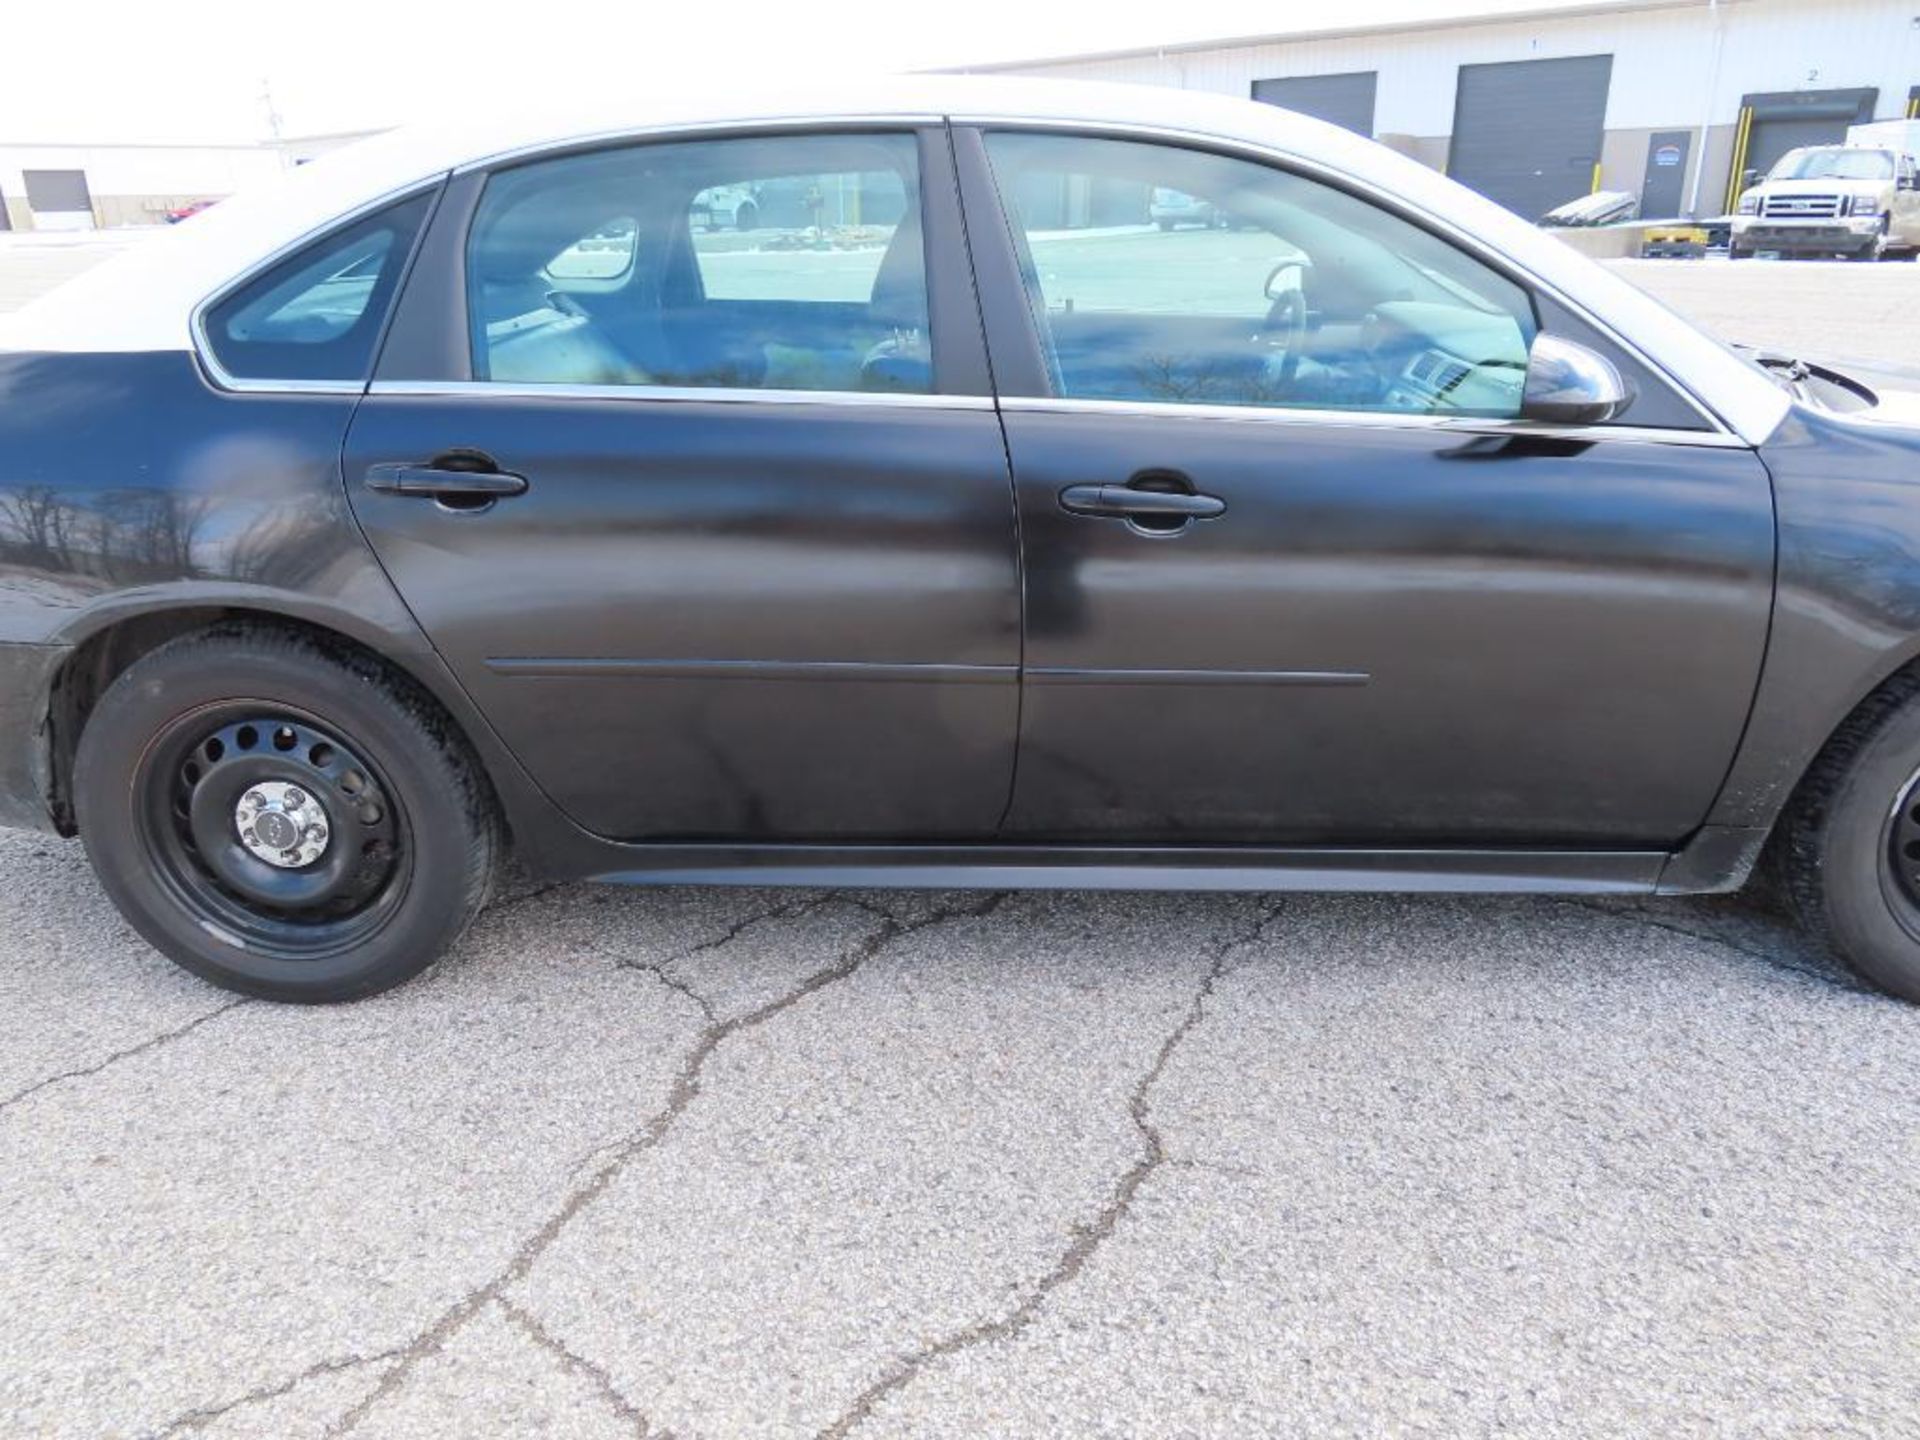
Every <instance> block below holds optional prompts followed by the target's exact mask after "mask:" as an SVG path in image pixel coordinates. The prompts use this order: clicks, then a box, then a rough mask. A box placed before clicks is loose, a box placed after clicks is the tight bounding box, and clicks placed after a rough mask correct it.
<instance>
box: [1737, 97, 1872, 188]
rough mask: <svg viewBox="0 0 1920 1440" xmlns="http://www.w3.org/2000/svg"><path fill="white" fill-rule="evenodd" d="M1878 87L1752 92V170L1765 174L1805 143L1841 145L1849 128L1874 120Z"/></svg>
mask: <svg viewBox="0 0 1920 1440" xmlns="http://www.w3.org/2000/svg"><path fill="white" fill-rule="evenodd" d="M1879 93H1880V92H1879V91H1877V90H1811V91H1802V92H1799V93H1795V94H1784V95H1748V96H1746V97H1745V98H1744V99H1743V100H1742V102H1741V103H1742V104H1743V105H1745V106H1747V107H1748V108H1749V109H1751V110H1752V111H1753V124H1752V128H1751V129H1750V130H1749V131H1748V132H1747V164H1746V168H1747V169H1749V170H1758V171H1759V172H1760V173H1761V174H1762V175H1764V174H1766V173H1767V171H1769V170H1771V169H1772V168H1773V164H1774V161H1776V160H1778V159H1779V158H1780V157H1781V156H1782V155H1784V154H1786V153H1787V151H1789V150H1792V149H1795V148H1797V147H1799V146H1801V145H1838V144H1839V143H1840V142H1841V141H1842V140H1844V139H1846V138H1847V127H1848V126H1849V125H1858V124H1860V123H1861V122H1863V121H1866V120H1871V119H1873V102H1874V100H1875V99H1876V98H1877V97H1878V95H1879Z"/></svg>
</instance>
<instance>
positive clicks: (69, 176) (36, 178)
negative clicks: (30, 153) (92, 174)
mask: <svg viewBox="0 0 1920 1440" xmlns="http://www.w3.org/2000/svg"><path fill="white" fill-rule="evenodd" d="M20 178H21V179H22V180H24V181H26V182H27V204H28V206H29V207H31V208H32V209H33V210H34V211H35V212H37V213H39V214H48V213H53V212H60V211H73V210H88V211H90V210H92V209H93V197H92V196H90V195H89V194H88V193H87V172H86V171H84V170H23V171H21V172H20Z"/></svg>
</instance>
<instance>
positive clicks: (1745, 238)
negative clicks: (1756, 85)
mask: <svg viewBox="0 0 1920 1440" xmlns="http://www.w3.org/2000/svg"><path fill="white" fill-rule="evenodd" d="M1916 154H1920V120H1883V121H1878V122H1875V123H1873V124H1868V125H1855V126H1854V127H1853V128H1852V129H1850V130H1848V131H1847V139H1846V143H1845V144H1844V145H1807V146H1803V147H1802V148H1800V149H1798V150H1789V151H1788V152H1787V153H1786V154H1785V155H1782V156H1781V157H1780V159H1779V160H1778V161H1777V162H1776V163H1775V164H1774V167H1773V169H1771V170H1770V171H1768V172H1767V176H1766V178H1765V179H1764V180H1759V182H1758V183H1757V184H1753V185H1752V186H1751V187H1750V188H1749V189H1747V190H1746V191H1745V192H1744V193H1743V194H1742V195H1741V196H1740V206H1739V213H1738V214H1737V215H1736V216H1734V218H1733V225H1732V231H1731V236H1730V243H1729V245H1728V248H1727V253H1728V254H1729V255H1731V256H1732V257H1733V258H1734V259H1736V260H1739V259H1743V258H1745V257H1746V256H1749V255H1757V254H1761V253H1763V252H1767V251H1772V252H1774V253H1776V254H1780V255H1845V256H1847V257H1849V258H1850V259H1854V260H1879V259H1883V258H1886V257H1888V256H1904V257H1905V258H1907V259H1909V260H1910V259H1913V258H1914V257H1915V256H1916V255H1920V162H1917V161H1916V160H1915V158H1914V157H1915V155H1916Z"/></svg>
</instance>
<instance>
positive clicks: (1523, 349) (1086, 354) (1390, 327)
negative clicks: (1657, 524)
mask: <svg viewBox="0 0 1920 1440" xmlns="http://www.w3.org/2000/svg"><path fill="white" fill-rule="evenodd" d="M987 144H988V151H989V154H990V155H991V157H992V161H993V166H994V172H995V177H996V180H997V182H998V184H999V187H1000V192H1001V195H1002V198H1003V201H1004V202H1005V204H1006V207H1007V209H1008V211H1009V212H1010V216H1011V219H1012V221H1013V224H1014V231H1015V240H1016V244H1017V245H1018V246H1019V248H1020V251H1021V261H1022V265H1023V268H1024V270H1025V273H1026V276H1027V284H1028V300H1029V303H1030V305H1031V307H1032V310H1033V314H1034V319H1035V322H1036V324H1037V325H1038V326H1039V328H1040V330H1041V338H1042V342H1043V346H1044V348H1045V349H1046V351H1047V359H1048V364H1049V368H1050V370H1051V373H1052V380H1053V384H1054V388H1055V389H1056V391H1057V392H1058V393H1060V394H1062V395H1067V396H1077V397H1082V398H1089V399H1118V400H1151V401H1166V402H1179V403H1188V404H1211V405H1259V406H1300V407H1309V408H1315V409H1329V408H1338V409H1356V410H1381V411H1398V412H1412V413H1421V414H1459V415H1494V416H1514V415H1517V414H1518V413H1519V410H1520V398H1521V391H1522V387H1523V383H1524V379H1525V372H1526V362H1527V352H1528V348H1529V346H1530V345H1531V344H1532V340H1533V335H1534V333H1535V330H1536V328H1537V325H1536V321H1535V317H1534V313H1533V307H1532V303H1531V301H1530V299H1529V297H1528V296H1527V294H1526V292H1525V291H1524V290H1523V289H1521V288H1520V287H1519V286H1518V285H1516V284H1514V283H1513V282H1512V281H1510V280H1508V279H1506V278H1505V277H1504V276H1502V275H1500V274H1499V273H1498V272H1496V271H1494V270H1492V269H1490V268H1489V267H1488V266H1486V265H1484V264H1482V263H1481V262H1479V261H1478V260H1475V259H1473V258H1472V257H1470V256H1468V255H1467V254H1465V253H1464V252H1462V251H1461V250H1459V249H1457V248H1456V247H1455V246H1453V245H1451V244H1450V243H1448V242H1446V241H1444V240H1442V239H1440V238H1439V237H1437V236H1435V235H1433V234H1431V233H1430V232H1428V231H1426V230H1423V229H1421V228H1420V227H1419V226H1417V225H1415V224H1413V223H1412V222H1411V221H1408V220H1404V219H1402V218H1400V217H1399V216H1397V215H1394V214H1393V213H1391V212H1389V211H1387V210H1384V209H1381V208H1380V207H1378V206H1376V205H1373V204H1371V203H1369V202H1367V201H1364V200H1361V199H1359V198H1357V197H1355V196H1352V195H1349V194H1347V193H1346V192H1344V191H1341V190H1338V189H1336V188H1334V187H1332V186H1329V185H1324V184H1321V183H1319V182H1318V181H1314V180H1310V179H1307V178H1306V177H1304V176H1300V175H1294V174H1291V173H1288V172H1286V171H1282V170H1277V169H1274V168H1271V167H1269V166H1266V165H1261V164H1256V163H1254V162H1252V161H1248V160H1241V159H1236V158H1232V157H1229V156H1223V155H1215V154H1210V153H1206V152H1203V151H1197V150H1186V149H1180V148H1176V147H1173V146H1167V145H1158V144H1145V143H1139V142H1135V141H1127V140H1110V139H1091V138H1086V137H1080V136H1067V135H1024V134H1011V133H1009V134H993V135H989V136H988V139H987Z"/></svg>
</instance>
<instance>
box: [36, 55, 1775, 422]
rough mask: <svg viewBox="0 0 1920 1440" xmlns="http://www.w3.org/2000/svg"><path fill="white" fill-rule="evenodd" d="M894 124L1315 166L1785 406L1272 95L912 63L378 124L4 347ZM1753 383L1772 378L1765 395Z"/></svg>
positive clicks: (171, 325)
mask: <svg viewBox="0 0 1920 1440" xmlns="http://www.w3.org/2000/svg"><path fill="white" fill-rule="evenodd" d="M884 120H898V121H902V122H926V121H947V120H951V121H956V122H964V121H980V122H983V123H1006V122H1025V123H1038V124H1049V125H1089V126H1100V127H1117V128H1120V129H1126V130H1137V131H1141V132H1154V133H1159V134H1164V135H1168V136H1179V137H1191V138H1193V139H1195V140H1200V141H1209V140H1210V141H1214V142H1226V143H1231V144H1235V145H1239V146H1244V147H1247V148H1250V149H1254V150H1258V151H1261V152H1264V153H1268V154H1271V155H1273V156H1275V157H1277V158H1281V159H1289V158H1290V159H1294V160H1298V161H1304V162H1307V163H1309V164H1311V165H1313V166H1315V167H1317V168H1320V169H1322V170H1325V171H1330V172H1333V173H1335V174H1336V175H1338V176H1342V177H1345V178H1347V179H1349V180H1351V181H1352V182H1353V183H1355V184H1356V185H1358V186H1360V187H1363V188H1366V189H1370V190H1372V191H1374V192H1376V193H1378V194H1381V195H1383V196H1386V197H1390V198H1391V199H1393V200H1395V201H1398V202H1400V203H1406V204H1410V205H1412V206H1414V207H1415V208H1416V209H1418V210H1420V211H1423V212H1426V213H1427V214H1429V215H1431V216H1433V217H1434V218H1436V219H1438V220H1440V221H1442V222H1444V223H1446V224H1449V225H1451V226H1453V227H1454V228H1456V229H1457V230H1460V231H1462V232H1463V233H1466V234H1469V235H1472V236H1474V237H1476V238H1478V239H1480V240H1482V241H1484V242H1486V243H1488V244H1490V245H1491V246H1493V247H1494V248H1496V249H1497V250H1499V251H1500V252H1502V253H1503V254H1504V255H1506V256H1507V257H1509V258H1510V259H1511V260H1512V261H1513V262H1514V263H1516V264H1518V265H1519V266H1520V267H1521V268H1523V269H1525V270H1526V271H1528V272H1529V273H1530V274H1532V275H1533V276H1534V277H1536V278H1537V279H1538V280H1540V281H1541V282H1543V283H1544V284H1545V285H1546V286H1548V287H1549V288H1551V289H1553V290H1555V291H1557V292H1559V293H1560V294H1561V295H1562V296H1564V297H1566V298H1568V299H1571V300H1572V301H1574V303H1575V304H1576V305H1578V306H1579V307H1580V308H1582V309H1585V310H1587V311H1588V313H1590V314H1593V315H1595V316H1596V317H1604V323H1605V324H1606V325H1607V326H1608V327H1609V328H1612V329H1614V330H1615V331H1616V332H1617V333H1618V334H1620V335H1621V336H1622V337H1623V338H1625V339H1626V340H1627V341H1628V343H1629V344H1630V345H1632V346H1633V347H1634V348H1636V349H1638V350H1640V351H1641V352H1642V353H1643V354H1645V355H1648V356H1655V355H1657V356H1658V363H1659V364H1660V365H1661V366H1663V367H1664V368H1667V369H1669V370H1671V371H1673V372H1674V373H1675V374H1676V375H1679V376H1680V377H1681V378H1682V379H1683V381H1684V382H1685V383H1686V384H1687V386H1688V387H1689V388H1690V389H1692V390H1693V392H1694V394H1695V395H1696V397H1698V398H1699V399H1701V400H1702V401H1703V402H1704V403H1705V404H1706V405H1707V406H1708V407H1709V408H1710V409H1711V410H1713V411H1714V413H1715V414H1716V415H1718V416H1719V417H1720V418H1721V419H1722V420H1724V421H1726V423H1727V424H1728V425H1729V426H1730V427H1731V428H1732V429H1734V430H1735V431H1736V432H1737V433H1739V434H1741V435H1742V436H1744V437H1746V438H1747V439H1749V440H1757V439H1759V438H1762V437H1763V436H1764V435H1765V434H1767V433H1771V431H1772V429H1773V428H1774V426H1775V425H1776V424H1777V423H1778V421H1779V419H1780V418H1781V416H1782V415H1784V413H1785V400H1784V396H1783V395H1782V393H1781V392H1780V391H1779V389H1778V388H1777V387H1776V386H1774V385H1773V384H1772V383H1771V382H1770V381H1768V380H1766V379H1765V378H1764V377H1763V376H1761V375H1759V374H1758V373H1757V372H1756V371H1754V370H1753V369H1752V367H1750V366H1748V365H1747V364H1746V362H1745V361H1743V360H1740V359H1738V358H1737V357H1735V356H1733V355H1732V354H1731V352H1729V351H1727V350H1726V349H1725V348H1724V347H1723V346H1720V345H1718V344H1717V343H1716V342H1714V341H1712V340H1710V339H1708V338H1707V337H1705V336H1704V335H1701V334H1700V333H1699V332H1698V331H1696V330H1694V329H1693V328H1692V327H1691V326H1688V325H1686V324H1685V323H1684V322H1681V321H1679V320H1678V318H1677V317H1676V316H1674V315H1673V314H1672V312H1670V311H1668V310H1667V309H1666V308H1665V307H1664V306H1661V305H1660V304H1659V303H1658V302H1657V301H1654V300H1653V299H1651V297H1649V296H1647V295H1646V294H1645V293H1644V292H1643V291H1640V290H1639V289H1637V288H1636V287H1634V286H1632V285H1630V284H1628V283H1626V282H1625V281H1623V280H1620V279H1619V278H1618V277H1616V276H1614V275H1613V274H1612V273H1611V272H1609V271H1606V270H1604V269H1602V268H1601V267H1599V266H1597V265H1594V264H1593V263H1592V262H1590V261H1588V260H1586V259H1585V258H1584V257H1582V256H1580V255H1578V254H1576V253H1575V252H1574V251H1573V250H1572V249H1571V248H1569V247H1568V246H1567V245H1566V244H1564V243H1563V242H1562V241H1560V240H1558V239H1555V238H1553V237H1551V236H1549V235H1547V234H1545V233H1544V232H1542V231H1541V230H1539V229H1538V228H1537V227H1535V226H1534V225H1532V224H1531V223H1530V222H1528V221H1527V220H1524V219H1522V218H1520V217H1519V216H1516V215H1514V214H1513V213H1512V212H1510V211H1508V210H1505V209H1503V208H1502V207H1500V206H1498V205H1496V204H1494V203H1493V202H1492V201H1490V200H1487V199H1485V198H1483V197H1481V196H1479V195H1477V194H1474V193H1473V192H1471V191H1469V190H1466V189H1465V188H1463V187H1461V186H1459V185H1456V184H1454V183H1453V182H1451V181H1449V180H1447V179H1446V178H1445V177H1443V176H1441V175H1439V174H1438V173H1437V172H1435V171H1433V170H1431V169H1429V168H1428V167H1426V166H1424V165H1422V164H1420V163H1418V162H1417V161H1414V160H1411V159H1408V158H1407V157H1405V156H1403V155H1399V154H1397V153H1395V152H1394V151H1392V150H1390V149H1388V148H1386V147H1385V146H1382V145H1378V144H1375V143H1374V142H1372V141H1371V140H1367V139H1364V138H1362V137H1361V136H1358V135H1355V134H1353V133H1351V132H1349V131H1346V130H1343V129H1341V128H1339V127H1337V126H1333V125H1329V124H1326V123H1324V122H1322V121H1319V120H1315V119H1312V118H1310V117H1308V116H1305V115H1300V114H1297V113H1295V112H1293V111H1289V110H1284V109H1281V108H1279V107H1276V106H1272V105H1265V104H1260V103H1256V102H1253V101H1250V100H1241V99H1236V98H1233V97H1231V96H1225V95H1218V94H1212V93H1203V92H1194V91H1186V90H1175V89H1171V88H1167V87H1161V86H1149V85H1117V84H1098V83H1089V82H1081V81H1063V80H1046V79H1030V78H1006V77H1001V76H965V75H910V76H891V77H879V78H874V79H869V80H839V81H834V82H831V83H823V84H818V85H812V86H806V87H794V88H778V87H756V88H754V89H753V90H751V91H745V92H736V93H734V94H731V95H729V94H726V93H723V92H719V91H708V92H702V93H698V94H687V95H656V96H653V97H651V98H648V99H646V100H645V101H641V102H634V103H630V104H621V105H617V106H593V107H583V108H579V109H559V110H554V109H549V110H542V111H539V112H534V113H523V114H513V113H508V112H503V110H502V109H501V108H500V107H499V106H498V105H497V104H496V103H494V101H493V100H492V98H491V97H476V99H475V101H474V102H473V105H472V107H471V109H470V110H466V111H463V110H460V109H457V108H455V109H451V110H448V111H443V112H442V113H441V114H440V115H438V116H437V117H436V118H435V119H434V120H432V121H430V122H427V123H423V124H417V125H409V126H404V127H401V128H400V129H397V130H393V131H389V132H387V133H385V134H382V135H377V136H374V137H372V138H370V139H368V140H364V141H360V142H357V143H355V144H352V145H348V146H345V147H342V148H341V149H339V150H336V151H332V152H329V153H328V154H326V155H323V156H321V157H320V158H319V159H317V160H315V161H314V162H313V163H311V164H309V165H303V166H300V167H299V168H297V169H294V170H291V171H289V172H288V173H286V174H285V175H282V176H279V177H276V179H275V180H273V181H270V182H267V183H264V184H261V185H257V186H252V187H249V188H248V189H246V190H244V191H242V192H241V193H239V194H237V195H235V196H233V197H232V198H230V199H228V200H225V201H223V202H222V203H220V204H218V205H215V206H214V207H212V208H211V209H209V210H206V211H203V212H201V213H200V214H199V215H196V216H194V217H193V218H191V219H190V220H187V221H184V222H183V223H181V224H179V225H176V226H172V227H169V228H168V230H167V231H166V233H164V234H161V235H157V236H153V237H151V238H144V239H143V240H142V241H141V243H140V244H138V245H135V246H132V247H130V248H129V249H128V250H127V252H126V253H124V254H122V255H120V256H118V257H116V258H115V259H114V260H111V261H108V262H106V263H105V264H102V265H100V266H98V267H96V268H95V269H94V270H92V271H90V272H88V273H87V274H84V275H82V276H80V277H79V278H78V279H77V280H74V281H71V282H69V283H68V284H67V285H64V286H62V287H61V288H60V289H58V290H56V291H54V292H52V293H51V294H50V295H48V296H46V297H45V298H43V299H41V300H39V301H37V302H35V303H34V304H33V305H30V306H28V307H27V308H26V309H24V310H22V311H21V312H19V314H17V315H16V316H14V317H13V318H12V323H11V324H10V325H6V326H4V327H0V346H3V347H5V348H10V349H50V350H93V349H107V350H160V349H188V348H191V346H192V335H191V328H190V324H189V319H190V316H191V314H192V313H193V311H194V310H195V309H196V307H198V306H199V305H200V304H201V303H202V302H203V301H204V300H206V299H207V298H208V297H209V296H210V295H212V294H214V293H216V292H217V291H218V290H220V289H221V288H223V287H225V286H227V285H229V284H231V283H232V281H233V280H234V279H236V278H237V277H239V276H241V275H243V274H245V273H247V272H248V271H249V270H251V269H253V268H256V267H257V266H259V265H260V264H261V263H263V262H265V261H267V260H269V259H271V258H272V257H274V256H276V255H277V254H279V253H280V252H282V251H284V250H286V249H288V248H290V247H292V246H295V245H298V244H299V243H301V242H302V241H304V240H305V239H306V238H307V237H309V236H311V235H313V234H315V233H316V232H318V231H320V230H322V229H324V228H327V227H329V226H330V225H332V224H334V223H336V222H337V221H339V220H340V219H341V218H342V217H344V216H347V215H350V214H352V213H354V212H356V211H359V210H363V209H366V208H368V207H370V206H373V205H376V204H379V203H382V202H383V201H385V200H388V199H390V198H393V197H396V196H399V195H401V194H404V193H406V192H407V191H409V190H411V189H415V188H418V187H421V186H423V185H426V184H429V183H432V182H434V181H435V180H437V179H438V178H439V177H441V176H444V175H446V174H448V173H449V172H453V171H458V170H462V169H469V168H473V167H476V166H488V165H493V164H497V163H501V162H503V161H506V160H510V159H513V158H517V157H521V156H525V155H529V154H535V153H538V152H539V151H541V150H544V149H551V148H555V147H559V146H564V145H572V144H578V143H583V142H584V143H592V142H595V141H599V140H607V141H612V140H616V139H619V138H620V137H624V136H638V135H644V134H658V133H661V132H668V133H671V132H673V131H679V130H686V131H699V130H702V129H710V128H720V127H727V128H739V127H746V128H750V127H752V126H754V125H757V124H780V125H788V124H801V125H805V124H808V123H812V122H818V123H826V122H835V121H850V122H855V123H860V122H869V121H884ZM1756 385H1757V386H1758V388H1757V389H1756V388H1755V387H1756Z"/></svg>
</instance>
